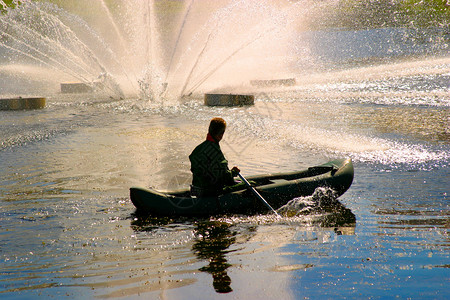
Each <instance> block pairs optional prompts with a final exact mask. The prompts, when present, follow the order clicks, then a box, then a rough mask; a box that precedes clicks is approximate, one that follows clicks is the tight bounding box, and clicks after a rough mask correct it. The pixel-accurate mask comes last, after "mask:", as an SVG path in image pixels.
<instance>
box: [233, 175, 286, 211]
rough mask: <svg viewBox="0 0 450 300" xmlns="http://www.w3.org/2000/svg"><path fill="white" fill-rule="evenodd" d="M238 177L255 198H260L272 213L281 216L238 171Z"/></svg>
mask: <svg viewBox="0 0 450 300" xmlns="http://www.w3.org/2000/svg"><path fill="white" fill-rule="evenodd" d="M238 176H239V178H241V180H242V181H243V182H244V183H245V184H246V185H247V186H248V187H249V188H250V190H251V191H252V192H253V194H255V196H256V198H258V199H259V200H261V201H262V202H263V203H264V204H265V205H266V206H267V207H268V208H269V209H270V210H271V211H273V213H274V214H276V215H277V217H281V216H280V215H279V214H278V213H277V212H276V211H275V209H273V208H272V206H270V204H269V203H267V201H266V199H264V198H263V196H261V194H260V193H258V191H257V190H255V188H254V187H252V186H251V184H250V183H249V182H248V181H247V179H245V178H244V176H242V175H241V174H240V173H238Z"/></svg>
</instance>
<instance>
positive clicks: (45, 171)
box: [0, 59, 450, 299]
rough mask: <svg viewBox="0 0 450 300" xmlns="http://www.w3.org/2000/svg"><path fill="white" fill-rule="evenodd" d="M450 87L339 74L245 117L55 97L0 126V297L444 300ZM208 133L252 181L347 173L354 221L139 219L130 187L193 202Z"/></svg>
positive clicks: (436, 67)
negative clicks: (217, 119)
mask: <svg viewBox="0 0 450 300" xmlns="http://www.w3.org/2000/svg"><path fill="white" fill-rule="evenodd" d="M408 70H409V73H408ZM413 70H415V71H413ZM417 70H419V71H417ZM394 71H395V72H397V74H396V73H395V72H394ZM448 71H449V61H448V59H436V60H432V61H429V60H423V61H420V60H419V61H416V62H408V63H405V64H404V65H401V66H397V67H395V68H393V67H392V65H391V64H389V65H384V66H383V65H382V66H378V67H377V66H371V67H366V68H361V69H358V68H356V69H353V70H350V71H347V74H348V76H350V77H351V78H349V79H348V80H347V79H345V78H346V77H345V75H346V71H336V72H340V73H339V76H340V77H339V78H341V80H336V79H335V78H336V77H335V75H336V74H333V73H326V74H323V75H322V77H321V76H317V78H314V77H313V76H309V77H308V79H306V78H305V79H304V80H303V81H301V82H304V84H301V85H298V86H295V87H291V88H290V89H281V90H280V89H277V90H276V91H275V90H266V91H265V92H264V93H258V94H257V99H256V103H255V105H254V106H251V107H236V108H217V107H205V106H203V105H202V104H201V100H199V99H188V100H186V101H185V102H184V103H182V104H175V105H169V104H164V105H162V104H149V103H146V102H144V101H141V100H137V99H127V100H122V101H111V100H109V99H100V98H97V97H96V96H95V95H80V96H76V97H75V96H64V95H55V96H53V97H50V98H49V99H48V106H47V107H46V108H45V109H43V110H35V111H2V112H0V116H1V118H0V136H1V140H0V142H1V144H0V205H1V207H0V221H1V223H0V235H1V241H2V242H1V244H0V266H1V267H0V297H2V298H3V297H6V298H9V299H15V298H17V299H23V298H35V297H38V296H40V297H43V298H44V297H48V296H52V297H56V298H59V297H61V296H69V298H80V299H81V298H83V299H85V298H92V297H99V298H115V297H127V298H138V297H146V298H152V299H156V298H161V299H214V298H225V297H226V298H229V297H231V298H237V299H243V298H245V299H301V298H304V297H306V298H308V297H309V298H316V297H326V298H335V297H351V298H358V297H361V296H363V297H364V298H367V297H374V298H384V297H389V298H395V297H400V298H403V299H404V298H409V297H411V298H439V299H444V298H448V297H449V296H450V292H449V289H448V286H449V283H450V282H449V278H450V272H449V250H450V243H449V236H448V234H449V227H450V223H449V213H450V207H449V199H448V193H449V192H450V191H449V181H450V180H449V179H450V172H449V162H450V136H449V134H450V130H449V105H450V99H449V94H448V91H449V82H450V73H448ZM382 72H387V73H389V72H391V73H389V74H393V75H392V76H391V77H386V76H385V75H383V74H387V73H382ZM392 72H394V73H392ZM342 78H344V79H342ZM308 80H309V81H308ZM298 82H300V80H299V81H298ZM214 116H222V117H224V118H225V119H226V120H227V121H228V124H229V126H228V130H227V132H226V134H225V138H224V140H223V142H222V148H223V150H224V152H225V154H226V156H227V158H228V160H229V162H230V164H231V165H238V166H239V167H240V169H241V170H242V173H243V174H244V175H253V174H259V173H266V172H283V171H292V170H297V169H302V168H306V167H308V166H311V165H314V164H319V163H323V162H325V161H327V160H328V159H331V158H336V157H351V158H352V159H353V162H354V166H355V179H354V183H353V185H352V187H351V188H350V190H349V191H348V192H347V193H345V194H344V195H343V196H342V197H340V198H339V202H340V204H342V205H343V206H345V207H342V209H339V210H334V211H333V210H331V211H324V210H318V209H316V207H315V205H316V204H315V203H314V201H313V200H312V199H310V198H305V199H297V200H296V201H297V204H299V203H300V204H301V205H299V206H298V207H301V211H300V210H299V211H298V213H297V215H296V216H290V217H284V218H282V219H280V220H279V219H276V218H275V217H273V216H270V215H267V216H250V217H248V216H226V217H217V218H212V219H206V220H205V219H202V220H192V219H164V218H150V217H147V216H140V215H136V214H135V209H134V207H133V205H132V204H131V202H130V200H129V196H128V189H129V187H130V186H136V185H137V186H153V187H156V188H158V189H171V188H179V187H186V186H188V185H189V182H190V178H191V177H190V171H189V162H188V158H187V157H188V155H189V153H190V152H191V151H192V149H193V148H194V147H195V146H196V145H197V144H198V143H200V142H201V141H202V140H203V139H204V138H205V134H206V129H207V125H208V121H209V119H210V118H211V117H214ZM305 208H307V209H306V210H305ZM345 208H346V209H345ZM352 218H353V219H352ZM354 218H356V222H355V221H354Z"/></svg>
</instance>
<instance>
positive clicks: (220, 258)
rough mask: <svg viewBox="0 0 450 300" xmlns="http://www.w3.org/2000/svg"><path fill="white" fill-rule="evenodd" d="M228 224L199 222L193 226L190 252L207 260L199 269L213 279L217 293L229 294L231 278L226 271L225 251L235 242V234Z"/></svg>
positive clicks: (228, 265)
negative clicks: (192, 241)
mask: <svg viewBox="0 0 450 300" xmlns="http://www.w3.org/2000/svg"><path fill="white" fill-rule="evenodd" d="M230 226H231V225H230V224H228V223H223V222H199V223H196V224H195V240H196V242H195V243H194V245H193V246H192V250H193V251H194V253H195V255H197V257H198V258H200V259H206V260H209V264H208V265H207V266H204V267H202V268H200V269H199V270H200V271H202V272H207V273H209V274H211V275H212V277H213V286H214V289H215V290H216V292H218V293H229V292H231V291H233V289H232V288H231V278H230V276H228V274H227V269H228V268H229V267H230V266H231V264H229V263H228V262H227V259H226V257H225V256H226V254H227V253H229V252H231V251H230V250H227V249H228V248H229V247H230V246H231V245H232V244H233V243H234V242H235V241H236V237H235V236H236V232H232V231H231V230H230Z"/></svg>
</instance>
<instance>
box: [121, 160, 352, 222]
mask: <svg viewBox="0 0 450 300" xmlns="http://www.w3.org/2000/svg"><path fill="white" fill-rule="evenodd" d="M247 179H248V180H251V181H253V182H255V183H256V185H255V188H256V190H257V191H258V192H259V193H260V194H261V195H262V196H263V197H264V199H266V201H267V202H268V203H269V204H270V205H271V206H272V207H273V208H274V209H278V208H280V207H281V206H283V205H285V204H286V203H287V202H288V201H289V200H291V199H294V198H296V197H300V196H310V195H312V194H313V193H314V191H315V190H316V188H319V187H326V188H330V189H332V190H334V192H335V196H336V197H339V196H340V195H342V194H343V193H344V192H345V191H346V190H347V189H348V188H349V187H350V185H351V184H352V181H353V164H352V161H351V160H350V159H336V160H332V161H329V162H327V163H325V164H323V165H319V166H315V167H310V168H308V169H306V170H302V171H297V172H290V173H279V174H266V175H258V176H248V178H247ZM130 198H131V201H132V202H133V204H134V206H136V208H137V209H138V211H139V212H145V213H150V214H152V215H162V216H173V217H175V216H190V217H194V216H211V215H219V214H254V213H264V212H267V208H266V206H264V205H263V204H262V203H261V201H260V200H258V199H256V198H255V196H254V195H253V194H252V192H251V191H249V190H248V189H246V188H244V189H242V190H238V191H234V192H231V193H228V194H224V195H220V196H218V197H206V198H197V197H191V196H190V192H189V190H188V189H184V190H179V191H173V192H162V191H157V190H154V189H146V188H140V187H132V188H130Z"/></svg>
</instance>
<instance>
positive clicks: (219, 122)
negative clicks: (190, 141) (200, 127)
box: [208, 118, 227, 136]
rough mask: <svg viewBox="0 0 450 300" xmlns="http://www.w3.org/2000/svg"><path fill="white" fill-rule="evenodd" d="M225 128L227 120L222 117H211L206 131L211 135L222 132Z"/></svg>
mask: <svg viewBox="0 0 450 300" xmlns="http://www.w3.org/2000/svg"><path fill="white" fill-rule="evenodd" d="M225 128H227V122H225V120H224V119H222V118H213V119H212V120H211V122H210V123H209V129H208V132H209V134H210V135H212V136H216V135H219V134H223V133H224V132H225Z"/></svg>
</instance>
